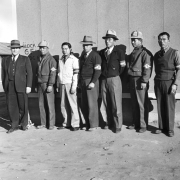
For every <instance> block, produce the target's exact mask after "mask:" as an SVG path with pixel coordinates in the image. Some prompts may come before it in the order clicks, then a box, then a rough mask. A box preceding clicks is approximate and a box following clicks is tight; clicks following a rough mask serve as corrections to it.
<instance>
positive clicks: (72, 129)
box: [70, 127, 79, 131]
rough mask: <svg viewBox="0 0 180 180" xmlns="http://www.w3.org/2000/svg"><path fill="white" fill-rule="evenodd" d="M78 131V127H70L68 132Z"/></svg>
mask: <svg viewBox="0 0 180 180" xmlns="http://www.w3.org/2000/svg"><path fill="white" fill-rule="evenodd" d="M78 130H79V127H72V128H71V129H70V131H78Z"/></svg>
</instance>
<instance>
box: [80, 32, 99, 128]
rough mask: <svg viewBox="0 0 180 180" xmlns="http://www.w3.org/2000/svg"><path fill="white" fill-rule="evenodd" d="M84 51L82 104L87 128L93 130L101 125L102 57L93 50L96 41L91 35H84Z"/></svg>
mask: <svg viewBox="0 0 180 180" xmlns="http://www.w3.org/2000/svg"><path fill="white" fill-rule="evenodd" d="M81 44H83V49H84V51H83V53H82V55H81V57H80V82H81V83H80V84H81V93H82V97H81V101H82V102H81V105H82V112H83V115H84V118H85V120H86V128H87V130H88V131H93V130H95V129H97V127H98V126H99V112H98V97H99V80H98V79H99V76H100V74H101V57H100V56H99V54H98V53H96V52H95V51H93V50H92V46H93V44H94V42H93V41H92V37H91V36H84V39H83V41H81Z"/></svg>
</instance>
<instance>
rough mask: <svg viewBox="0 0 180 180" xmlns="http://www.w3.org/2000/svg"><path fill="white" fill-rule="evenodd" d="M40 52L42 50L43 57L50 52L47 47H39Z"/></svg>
mask: <svg viewBox="0 0 180 180" xmlns="http://www.w3.org/2000/svg"><path fill="white" fill-rule="evenodd" d="M39 50H40V52H41V54H42V55H45V54H46V53H47V52H49V48H48V47H46V46H41V47H39Z"/></svg>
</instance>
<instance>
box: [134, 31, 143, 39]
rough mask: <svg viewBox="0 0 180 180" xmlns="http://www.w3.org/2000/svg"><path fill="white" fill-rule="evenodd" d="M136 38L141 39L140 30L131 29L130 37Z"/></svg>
mask: <svg viewBox="0 0 180 180" xmlns="http://www.w3.org/2000/svg"><path fill="white" fill-rule="evenodd" d="M136 38H138V39H143V34H142V32H140V31H133V32H132V33H131V39H136Z"/></svg>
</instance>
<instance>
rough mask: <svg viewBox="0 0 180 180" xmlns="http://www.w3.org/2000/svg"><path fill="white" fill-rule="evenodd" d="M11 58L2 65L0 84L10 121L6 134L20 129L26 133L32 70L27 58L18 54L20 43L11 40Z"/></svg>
mask: <svg viewBox="0 0 180 180" xmlns="http://www.w3.org/2000/svg"><path fill="white" fill-rule="evenodd" d="M8 47H10V48H11V52H12V56H9V57H7V58H6V59H5V61H4V63H3V64H2V84H3V88H4V91H5V93H6V97H7V106H8V111H9V116H10V120H11V129H9V130H8V132H7V133H12V132H14V131H16V130H18V129H19V128H18V126H19V124H20V125H21V129H22V130H23V131H26V130H27V129H28V128H27V125H28V95H27V94H28V93H30V92H31V85H32V76H33V74H32V68H31V62H30V60H29V58H28V57H26V56H22V55H20V54H19V51H20V48H21V47H22V46H21V45H20V42H19V41H18V40H12V41H11V45H10V46H8Z"/></svg>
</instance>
